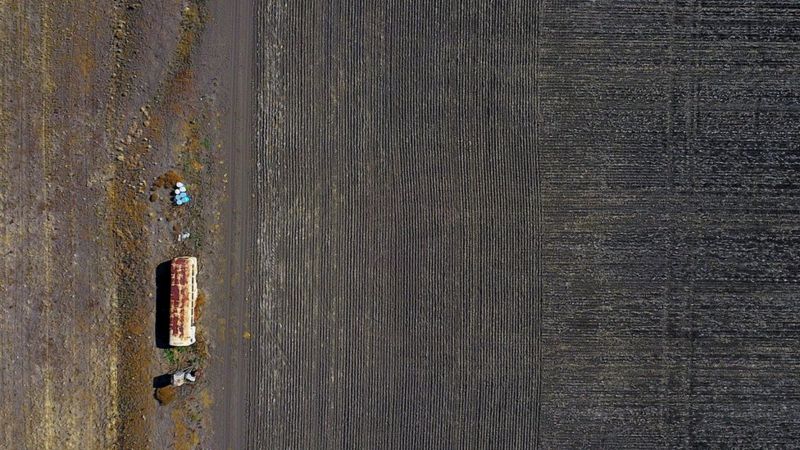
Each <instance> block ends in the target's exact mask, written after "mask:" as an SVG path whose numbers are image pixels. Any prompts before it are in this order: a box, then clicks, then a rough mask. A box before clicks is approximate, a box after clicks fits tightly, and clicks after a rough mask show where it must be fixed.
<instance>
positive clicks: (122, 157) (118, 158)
mask: <svg viewBox="0 0 800 450" xmlns="http://www.w3.org/2000/svg"><path fill="white" fill-rule="evenodd" d="M117 161H125V155H117Z"/></svg>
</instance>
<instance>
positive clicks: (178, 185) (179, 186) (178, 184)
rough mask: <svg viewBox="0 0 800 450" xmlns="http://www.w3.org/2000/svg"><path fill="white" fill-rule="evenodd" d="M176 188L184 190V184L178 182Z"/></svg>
mask: <svg viewBox="0 0 800 450" xmlns="http://www.w3.org/2000/svg"><path fill="white" fill-rule="evenodd" d="M175 186H176V187H178V188H182V187H183V183H181V182H180V181H178V182H177V183H175Z"/></svg>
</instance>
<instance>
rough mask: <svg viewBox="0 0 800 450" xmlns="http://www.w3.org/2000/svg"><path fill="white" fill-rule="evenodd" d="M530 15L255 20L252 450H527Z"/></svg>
mask: <svg viewBox="0 0 800 450" xmlns="http://www.w3.org/2000/svg"><path fill="white" fill-rule="evenodd" d="M535 10H536V9H535V4H534V3H532V2H516V3H511V4H503V5H500V4H493V3H489V2H466V3H463V2H393V3H390V4H387V5H368V6H367V5H363V4H360V3H357V2H334V3H322V2H314V3H312V4H309V5H304V7H303V8H300V7H297V6H293V5H279V4H277V2H263V3H261V4H259V6H258V11H257V14H256V17H257V21H258V22H257V24H256V36H257V52H256V66H257V69H256V77H257V79H256V83H257V85H256V87H257V98H258V108H257V116H256V124H257V129H256V136H257V139H256V151H257V154H256V161H257V162H258V163H261V162H263V164H257V167H258V169H257V173H256V174H255V176H256V178H255V182H256V183H258V184H257V185H258V186H260V189H259V191H258V193H257V195H256V205H257V207H256V211H257V212H256V213H257V214H258V218H259V221H260V223H259V229H258V234H257V243H258V247H257V251H258V253H259V257H258V259H257V260H256V266H255V267H256V271H255V274H254V277H253V279H252V282H254V283H255V284H254V286H253V292H254V294H253V296H252V300H253V303H252V305H253V307H254V308H257V309H258V311H256V312H254V313H253V315H252V316H251V320H252V321H253V322H254V323H253V326H254V329H257V330H259V331H258V336H259V338H258V339H255V340H254V346H253V349H252V351H253V353H252V357H251V359H250V362H251V364H252V365H251V373H253V374H257V375H256V377H255V378H251V384H250V389H249V390H248V392H249V394H250V395H251V396H253V395H256V393H259V394H258V395H257V397H256V398H253V397H251V398H253V400H252V403H251V404H250V407H251V408H250V413H251V418H250V426H249V427H248V428H249V430H248V431H249V437H248V443H249V446H250V447H252V448H259V447H261V446H264V445H267V444H269V445H273V446H279V447H280V446H298V447H303V448H318V447H347V446H361V447H419V448H425V447H427V448H430V447H436V446H445V447H448V446H453V447H457V446H517V447H522V446H529V445H535V443H536V441H537V437H536V436H537V433H538V416H539V391H540V386H541V381H540V378H541V377H540V376H539V375H538V374H539V371H540V365H541V356H540V352H541V343H540V336H541V334H540V330H539V326H540V313H541V308H540V303H541V285H540V280H539V277H540V274H541V269H540V267H539V266H540V256H539V252H540V248H541V247H540V246H539V243H538V239H537V238H538V236H539V235H540V233H541V231H540V227H541V225H540V218H539V215H540V214H541V202H540V201H539V200H538V199H539V197H540V187H539V180H538V174H537V171H538V157H537V155H536V153H537V144H536V142H537V139H538V138H537V134H536V126H537V125H536V118H537V114H536V101H535V97H536V89H537V87H536V81H535V75H534V74H535V66H536V56H535V54H536V48H535V47H536V46H535V45H531V42H532V41H533V42H535V39H536V33H537V25H536V21H537V19H536V17H532V14H530V12H531V11H535ZM525 13H527V14H525Z"/></svg>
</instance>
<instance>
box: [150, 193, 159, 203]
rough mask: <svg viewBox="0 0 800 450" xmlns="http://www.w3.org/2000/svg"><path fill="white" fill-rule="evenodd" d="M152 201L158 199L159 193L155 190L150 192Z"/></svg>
mask: <svg viewBox="0 0 800 450" xmlns="http://www.w3.org/2000/svg"><path fill="white" fill-rule="evenodd" d="M150 201H151V202H157V201H158V193H157V192H153V193H152V194H150Z"/></svg>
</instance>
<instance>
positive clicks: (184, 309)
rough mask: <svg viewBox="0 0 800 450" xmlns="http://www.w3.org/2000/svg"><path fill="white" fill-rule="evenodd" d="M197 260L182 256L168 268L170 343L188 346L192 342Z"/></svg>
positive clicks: (174, 260)
mask: <svg viewBox="0 0 800 450" xmlns="http://www.w3.org/2000/svg"><path fill="white" fill-rule="evenodd" d="M196 270H197V259H196V258H194V257H191V256H182V257H179V258H175V259H173V260H172V264H171V267H170V284H171V286H170V317H169V328H170V343H171V344H173V345H181V344H176V343H183V345H188V344H190V343H192V342H193V341H194V336H193V334H194V333H193V332H192V327H193V325H194V323H193V322H194V320H193V315H194V311H193V309H194V305H193V303H194V297H195V296H196V292H197V289H196V287H195V286H194V284H195V282H196V280H195V273H196Z"/></svg>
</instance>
